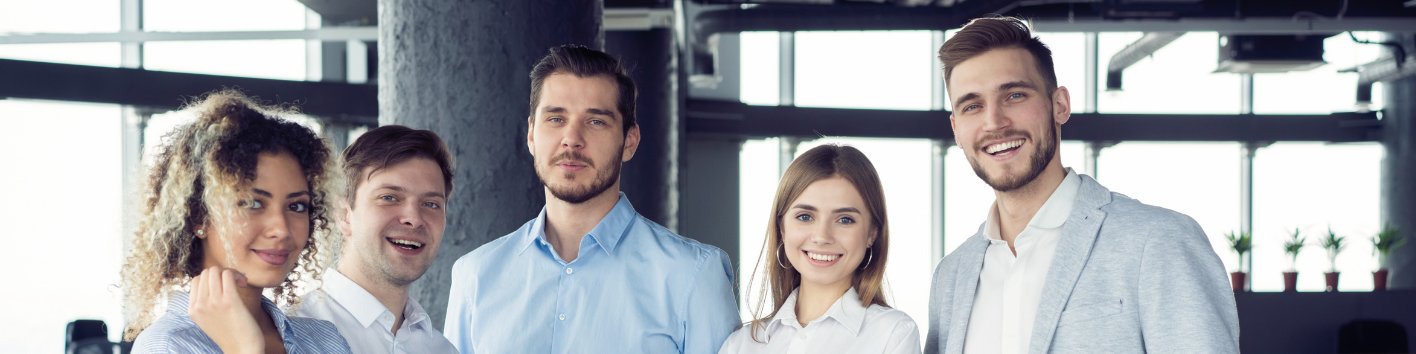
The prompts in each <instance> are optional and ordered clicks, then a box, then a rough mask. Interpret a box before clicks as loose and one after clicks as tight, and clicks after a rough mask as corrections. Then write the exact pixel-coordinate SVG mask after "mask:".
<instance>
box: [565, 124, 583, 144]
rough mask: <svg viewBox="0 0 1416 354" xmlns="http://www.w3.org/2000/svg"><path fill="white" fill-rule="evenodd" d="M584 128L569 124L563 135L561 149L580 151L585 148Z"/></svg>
mask: <svg viewBox="0 0 1416 354" xmlns="http://www.w3.org/2000/svg"><path fill="white" fill-rule="evenodd" d="M584 133H585V131H584V127H582V126H581V125H580V124H567V125H566V128H565V130H564V131H563V133H562V134H561V147H565V148H570V149H580V148H583V147H585V136H584Z"/></svg>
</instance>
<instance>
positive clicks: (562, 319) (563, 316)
mask: <svg viewBox="0 0 1416 354" xmlns="http://www.w3.org/2000/svg"><path fill="white" fill-rule="evenodd" d="M556 318H559V319H560V320H561V321H565V314H560V316H558V317H556Z"/></svg>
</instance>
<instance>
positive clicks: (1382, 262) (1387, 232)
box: [1372, 225, 1406, 291]
mask: <svg viewBox="0 0 1416 354" xmlns="http://www.w3.org/2000/svg"><path fill="white" fill-rule="evenodd" d="M1405 241H1406V240H1405V239H1402V237H1401V234H1400V233H1398V232H1397V230H1396V228H1395V227H1392V226H1391V225H1387V227H1385V228H1382V231H1381V232H1378V233H1377V236H1376V237H1373V238H1372V252H1373V253H1376V254H1377V271H1376V272H1372V290H1373V291H1383V290H1386V285H1387V284H1386V283H1387V256H1388V255H1390V254H1391V251H1392V250H1394V249H1396V248H1397V247H1401V244H1403V243H1405Z"/></svg>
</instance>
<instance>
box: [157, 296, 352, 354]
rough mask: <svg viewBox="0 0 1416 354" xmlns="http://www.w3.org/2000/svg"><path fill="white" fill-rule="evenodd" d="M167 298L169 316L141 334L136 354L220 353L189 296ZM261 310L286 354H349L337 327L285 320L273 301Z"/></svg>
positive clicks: (263, 302) (266, 301)
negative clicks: (195, 316) (191, 312)
mask: <svg viewBox="0 0 1416 354" xmlns="http://www.w3.org/2000/svg"><path fill="white" fill-rule="evenodd" d="M168 297H169V299H168V300H167V313H166V314H164V315H163V316H162V317H161V318H158V319H157V321H154V322H153V323H152V325H151V326H148V328H147V329H144V330H143V332H142V333H140V334H138V339H137V340H136V341H134V342H133V353H216V354H219V353H221V348H219V347H217V346H216V342H212V341H211V337H207V335H206V332H202V329H201V328H198V327H197V324H196V323H195V322H192V318H191V317H188V316H187V293H186V292H181V291H173V292H171V293H169V294H168ZM261 306H262V307H264V308H265V310H266V313H269V314H270V317H271V320H273V321H274V322H275V329H276V330H277V331H280V338H281V340H283V341H284V342H285V352H286V353H290V354H298V353H349V352H350V351H349V343H348V342H346V341H345V340H344V336H341V335H339V330H338V329H335V327H334V324H332V323H329V322H327V321H323V320H317V319H313V318H304V317H286V316H285V313H284V312H281V311H280V308H278V307H276V306H275V303H274V302H271V301H270V299H265V298H262V299H261Z"/></svg>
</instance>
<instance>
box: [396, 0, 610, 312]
mask: <svg viewBox="0 0 1416 354" xmlns="http://www.w3.org/2000/svg"><path fill="white" fill-rule="evenodd" d="M603 6H604V5H603V3H602V2H601V1H599V0H593V1H585V0H574V1H569V0H496V1H456V0H379V2H378V9H379V10H378V11H379V14H378V23H379V43H378V67H379V70H378V82H379V124H401V125H406V126H410V127H413V128H419V129H429V130H432V131H434V132H437V133H438V134H439V135H441V136H442V138H443V140H445V141H446V142H447V144H448V147H449V148H450V149H451V151H452V154H453V156H455V157H456V158H457V170H456V171H455V172H454V173H455V175H456V180H455V183H456V187H455V190H454V191H453V194H452V197H451V199H450V200H449V201H448V212H449V213H448V216H447V231H446V232H445V233H444V234H443V240H442V246H441V249H440V250H439V253H438V257H437V260H436V261H435V262H434V263H433V265H432V266H431V267H430V268H429V269H428V272H427V273H426V274H424V275H423V278H422V279H421V280H419V281H418V282H417V283H414V284H413V287H412V289H411V291H412V296H413V297H414V298H415V299H417V300H418V301H419V302H420V303H422V305H423V307H425V308H427V311H428V315H429V316H430V317H431V319H432V321H433V325H434V327H436V328H442V326H443V318H444V315H445V312H446V310H447V294H448V286H449V284H450V282H451V278H450V273H451V270H452V269H451V268H452V263H453V262H454V261H456V260H457V258H458V257H461V256H462V255H464V254H466V253H467V252H470V251H472V250H473V249H476V248H477V246H481V245H482V244H484V243H486V242H487V241H491V240H493V239H496V238H497V237H501V236H503V235H506V234H507V233H510V232H512V231H514V230H516V228H517V227H519V226H521V224H523V223H525V222H526V221H527V220H530V219H531V218H533V217H535V216H536V212H537V211H539V210H540V208H541V206H542V205H543V204H544V199H543V198H544V197H543V194H542V190H541V185H540V182H538V181H537V179H536V175H535V172H534V170H533V169H532V166H531V164H532V163H531V155H530V153H529V152H527V150H526V117H527V114H528V113H529V112H528V108H527V105H528V101H529V100H528V98H527V94H528V93H529V92H530V85H531V80H530V79H529V78H527V73H528V72H530V71H531V66H532V65H534V64H535V62H536V60H537V59H539V58H540V57H542V56H544V55H545V54H546V50H547V49H549V48H550V47H552V46H557V45H561V44H569V43H573V44H582V45H586V46H589V47H592V48H602V47H603V46H602V43H603V35H602V32H601V21H602V19H601V17H602V12H603Z"/></svg>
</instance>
